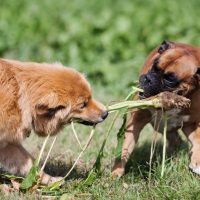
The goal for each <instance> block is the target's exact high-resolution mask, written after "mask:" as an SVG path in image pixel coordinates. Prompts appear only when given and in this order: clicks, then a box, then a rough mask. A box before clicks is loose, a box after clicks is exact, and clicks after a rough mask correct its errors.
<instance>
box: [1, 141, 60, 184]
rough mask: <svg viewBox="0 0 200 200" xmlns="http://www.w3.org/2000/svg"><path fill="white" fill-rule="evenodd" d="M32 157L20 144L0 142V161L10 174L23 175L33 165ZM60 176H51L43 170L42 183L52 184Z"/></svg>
mask: <svg viewBox="0 0 200 200" xmlns="http://www.w3.org/2000/svg"><path fill="white" fill-rule="evenodd" d="M33 162H34V159H33V157H32V156H31V155H30V154H29V153H28V152H27V151H26V150H25V149H24V147H23V146H22V145H21V144H6V143H3V144H1V148H0V163H1V165H2V166H3V167H4V168H5V170H7V171H9V172H10V173H12V174H15V175H20V176H25V175H26V174H27V173H28V172H29V170H30V169H31V167H32V166H33ZM60 179H61V177H52V176H50V175H48V174H46V173H45V172H43V174H42V179H41V183H42V184H52V183H53V182H55V181H58V180H60Z"/></svg>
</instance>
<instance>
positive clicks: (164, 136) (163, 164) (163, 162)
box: [161, 115, 167, 177]
mask: <svg viewBox="0 0 200 200" xmlns="http://www.w3.org/2000/svg"><path fill="white" fill-rule="evenodd" d="M166 144H167V116H166V115H165V116H164V131H163V155H162V168H161V177H163V175H164V172H165V157H166Z"/></svg>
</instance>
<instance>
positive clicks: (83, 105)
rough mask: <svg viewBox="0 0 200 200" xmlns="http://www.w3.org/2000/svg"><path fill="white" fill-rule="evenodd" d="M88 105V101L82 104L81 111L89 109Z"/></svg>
mask: <svg viewBox="0 0 200 200" xmlns="http://www.w3.org/2000/svg"><path fill="white" fill-rule="evenodd" d="M87 105H88V102H87V101H84V102H83V103H82V104H81V109H83V108H85V107H87Z"/></svg>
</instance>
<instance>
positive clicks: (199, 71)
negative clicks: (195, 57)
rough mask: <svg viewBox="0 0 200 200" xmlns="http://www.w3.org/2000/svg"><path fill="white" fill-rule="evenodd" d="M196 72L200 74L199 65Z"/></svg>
mask: <svg viewBox="0 0 200 200" xmlns="http://www.w3.org/2000/svg"><path fill="white" fill-rule="evenodd" d="M196 74H198V75H200V67H198V68H197V71H196Z"/></svg>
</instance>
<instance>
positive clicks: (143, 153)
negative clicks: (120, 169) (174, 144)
mask: <svg viewBox="0 0 200 200" xmlns="http://www.w3.org/2000/svg"><path fill="white" fill-rule="evenodd" d="M189 149H190V148H189V144H188V142H182V144H181V145H180V146H179V147H178V148H175V149H174V150H173V151H168V150H167V151H166V160H168V159H171V158H174V157H178V156H179V155H180V153H181V152H184V153H185V154H188V156H189ZM162 153H163V144H162V143H161V142H157V144H156V148H155V151H154V154H153V157H152V161H151V166H152V169H153V168H154V167H155V166H156V165H161V162H162ZM150 154H151V142H145V143H143V144H142V145H140V146H139V147H136V149H135V150H134V152H133V154H132V155H131V157H130V159H129V161H128V163H127V165H126V169H125V173H129V172H133V173H134V175H135V176H140V177H142V178H144V179H146V178H148V175H149V170H150Z"/></svg>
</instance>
